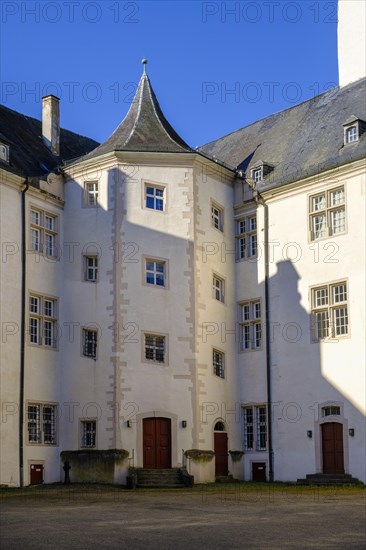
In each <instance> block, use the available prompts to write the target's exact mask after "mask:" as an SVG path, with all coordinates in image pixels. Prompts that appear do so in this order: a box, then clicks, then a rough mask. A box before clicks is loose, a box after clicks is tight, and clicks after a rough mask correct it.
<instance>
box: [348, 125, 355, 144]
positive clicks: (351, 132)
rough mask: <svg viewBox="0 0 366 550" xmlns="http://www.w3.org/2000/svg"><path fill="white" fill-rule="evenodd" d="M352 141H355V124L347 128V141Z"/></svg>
mask: <svg viewBox="0 0 366 550" xmlns="http://www.w3.org/2000/svg"><path fill="white" fill-rule="evenodd" d="M353 141H357V129H356V126H352V128H348V130H347V143H352V142H353Z"/></svg>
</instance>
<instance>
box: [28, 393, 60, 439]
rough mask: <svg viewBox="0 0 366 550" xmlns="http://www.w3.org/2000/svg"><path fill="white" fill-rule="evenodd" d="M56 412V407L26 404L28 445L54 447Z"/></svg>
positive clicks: (44, 404) (46, 404)
mask: <svg viewBox="0 0 366 550" xmlns="http://www.w3.org/2000/svg"><path fill="white" fill-rule="evenodd" d="M56 412H57V405H51V404H48V403H28V407H27V428H28V443H31V444H38V445H56V443H57V441H56V418H57V416H56Z"/></svg>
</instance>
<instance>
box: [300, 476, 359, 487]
mask: <svg viewBox="0 0 366 550" xmlns="http://www.w3.org/2000/svg"><path fill="white" fill-rule="evenodd" d="M297 485H363V483H362V482H361V481H360V480H359V479H357V478H355V477H352V476H351V475H350V474H308V475H307V476H306V479H298V480H297Z"/></svg>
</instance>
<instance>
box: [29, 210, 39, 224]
mask: <svg viewBox="0 0 366 550" xmlns="http://www.w3.org/2000/svg"><path fill="white" fill-rule="evenodd" d="M31 221H32V223H33V224H34V225H41V214H40V212H37V210H31Z"/></svg>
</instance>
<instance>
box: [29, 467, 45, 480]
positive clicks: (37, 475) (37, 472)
mask: <svg viewBox="0 0 366 550" xmlns="http://www.w3.org/2000/svg"><path fill="white" fill-rule="evenodd" d="M41 483H43V464H31V466H30V484H31V485H40V484H41Z"/></svg>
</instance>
